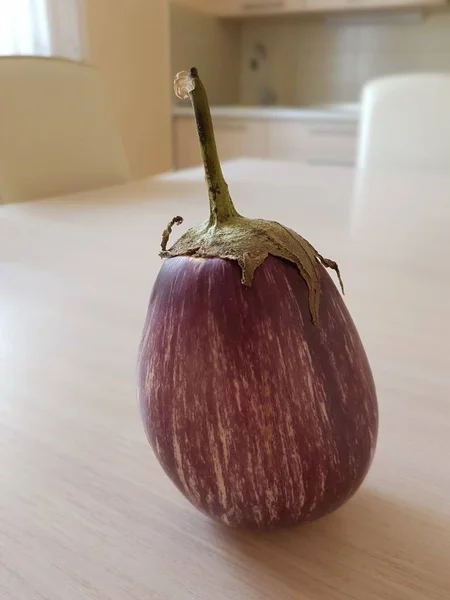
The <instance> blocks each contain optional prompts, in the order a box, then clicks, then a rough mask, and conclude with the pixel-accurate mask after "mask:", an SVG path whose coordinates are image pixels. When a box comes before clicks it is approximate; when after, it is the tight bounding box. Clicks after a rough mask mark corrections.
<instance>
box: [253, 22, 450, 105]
mask: <svg viewBox="0 0 450 600" xmlns="http://www.w3.org/2000/svg"><path fill="white" fill-rule="evenodd" d="M364 18H365V20H366V22H365V23H364V24H360V25H354V24H349V23H347V24H345V23H342V22H341V23H340V24H329V23H326V22H325V21H324V20H320V21H317V20H316V21H313V20H308V21H305V20H302V19H300V18H297V19H295V20H291V21H287V20H278V21H276V20H263V19H260V20H254V21H250V22H248V23H247V24H245V25H244V27H243V54H242V64H241V69H242V70H241V90H242V91H241V100H242V101H243V102H244V103H254V102H257V101H258V93H259V89H260V88H261V85H263V84H264V83H268V84H269V85H270V86H272V87H273V88H274V89H275V91H276V92H277V95H278V103H280V104H287V105H296V104H317V103H323V102H352V101H357V100H358V98H359V94H360V90H361V88H362V86H363V85H364V83H365V82H366V81H367V80H368V79H371V78H373V77H378V76H380V75H386V74H391V73H397V72H411V71H413V72H414V71H421V70H424V71H433V70H445V71H450V14H449V13H443V14H437V15H433V16H430V17H429V18H428V19H426V20H424V21H421V22H417V23H411V22H408V21H405V22H403V23H401V24H400V23H396V24H394V23H390V24H377V23H376V22H375V21H374V22H373V23H370V17H369V16H366V17H364ZM258 42H263V43H264V44H265V45H266V47H267V49H268V62H267V70H266V72H264V71H263V72H259V73H254V72H252V71H251V70H250V69H249V66H248V65H249V60H250V58H251V56H252V54H253V51H254V47H255V44H257V43H258Z"/></svg>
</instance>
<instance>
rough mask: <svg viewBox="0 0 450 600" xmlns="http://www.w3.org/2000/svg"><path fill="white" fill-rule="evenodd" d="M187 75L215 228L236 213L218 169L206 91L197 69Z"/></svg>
mask: <svg viewBox="0 0 450 600" xmlns="http://www.w3.org/2000/svg"><path fill="white" fill-rule="evenodd" d="M190 75H191V78H192V80H193V83H194V84H195V88H194V89H193V91H191V92H190V94H189V95H190V98H191V102H192V106H193V108H194V114H195V120H196V122H197V131H198V137H199V140H200V149H201V153H202V159H203V165H204V167H205V175H206V183H207V184H208V193H209V206H210V225H219V224H221V223H225V222H226V221H228V220H229V219H231V218H233V217H236V216H239V213H238V212H237V211H236V209H235V208H234V204H233V201H232V199H231V196H230V193H229V191H228V186H227V183H226V181H225V178H224V176H223V173H222V168H221V166H220V160H219V155H218V153H217V146H216V139H215V135H214V127H213V123H212V118H211V111H210V108H209V103H208V98H207V95H206V90H205V88H204V86H203V83H202V82H201V80H200V78H199V76H198V71H197V69H195V68H193V69H191V70H190Z"/></svg>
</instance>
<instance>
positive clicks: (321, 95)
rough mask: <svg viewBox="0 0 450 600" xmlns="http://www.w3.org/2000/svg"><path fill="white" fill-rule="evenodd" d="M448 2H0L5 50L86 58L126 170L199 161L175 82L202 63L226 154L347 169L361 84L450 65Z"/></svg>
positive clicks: (0, 47)
mask: <svg viewBox="0 0 450 600" xmlns="http://www.w3.org/2000/svg"><path fill="white" fill-rule="evenodd" d="M448 7H449V5H448V2H447V0H171V1H167V0H1V2H0V54H2V55H11V54H12V55H15V54H22V55H23V54H26V55H28V54H32V55H36V54H37V55H43V56H57V57H62V58H68V59H71V60H76V61H84V62H88V63H90V64H92V65H93V66H94V67H95V68H96V69H97V71H98V73H99V75H100V77H101V79H102V82H103V83H104V85H105V88H106V91H107V93H108V97H109V101H110V103H111V106H112V109H113V111H114V113H115V117H116V120H117V124H118V127H119V130H120V134H121V137H122V140H123V143H124V147H125V150H126V154H127V158H128V161H129V164H130V169H131V174H132V176H133V177H136V178H140V177H146V176H148V175H152V174H155V173H160V172H163V171H167V170H171V169H173V168H175V169H180V168H184V167H191V166H196V165H198V164H199V162H200V154H199V150H198V142H197V137H196V132H195V127H194V121H193V115H192V110H191V107H190V105H189V103H188V102H181V101H178V100H177V99H176V97H175V95H174V94H173V92H172V83H173V77H174V75H175V73H177V72H179V71H181V70H186V69H188V68H189V67H191V66H197V68H198V69H199V71H200V74H201V77H202V79H203V81H204V83H205V85H206V87H207V90H208V94H209V97H210V101H211V103H212V105H213V108H212V112H213V116H214V120H215V126H216V132H217V137H218V145H219V149H220V154H221V157H222V158H223V159H230V158H234V157H239V156H247V157H259V158H271V159H281V160H284V159H285V160H298V161H302V162H306V163H308V164H313V165H314V164H319V165H321V164H326V165H339V166H354V165H355V161H356V155H357V143H358V126H359V123H360V98H361V91H362V89H363V86H364V85H365V84H366V83H367V82H369V81H371V80H373V79H376V78H378V77H380V76H384V75H390V74H399V73H424V72H448V71H450V11H449V10H448Z"/></svg>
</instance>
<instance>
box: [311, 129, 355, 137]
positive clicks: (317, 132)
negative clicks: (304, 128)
mask: <svg viewBox="0 0 450 600" xmlns="http://www.w3.org/2000/svg"><path fill="white" fill-rule="evenodd" d="M309 133H310V134H311V135H327V136H328V135H330V136H335V135H341V136H345V137H347V136H351V137H355V136H356V131H354V130H352V129H328V128H326V127H317V128H315V129H310V130H309Z"/></svg>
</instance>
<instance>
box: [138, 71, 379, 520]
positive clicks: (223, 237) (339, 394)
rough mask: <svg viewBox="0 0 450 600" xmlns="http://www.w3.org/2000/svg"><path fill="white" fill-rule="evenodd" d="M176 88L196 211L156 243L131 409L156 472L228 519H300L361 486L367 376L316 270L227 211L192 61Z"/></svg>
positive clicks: (300, 250)
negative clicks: (193, 223)
mask: <svg viewBox="0 0 450 600" xmlns="http://www.w3.org/2000/svg"><path fill="white" fill-rule="evenodd" d="M177 86H178V89H180V86H181V88H182V91H185V92H186V94H189V96H190V98H191V100H192V103H193V106H194V111H195V116H196V120H197V125H198V131H199V137H200V144H201V150H202V156H203V160H204V164H205V171H206V179H207V184H208V190H209V198H210V218H209V220H208V221H206V222H205V223H203V224H201V225H199V226H197V227H195V228H193V229H191V230H189V231H188V232H187V233H186V234H185V235H184V236H183V237H182V238H181V239H180V240H179V241H178V242H177V243H175V245H174V246H173V247H171V248H170V249H169V250H168V249H167V243H168V239H169V236H170V233H171V230H172V226H173V225H174V224H175V223H179V222H181V218H180V217H177V218H176V219H174V220H173V221H172V222H171V223H170V225H169V226H168V228H167V229H166V231H165V232H164V234H163V242H162V252H161V256H162V257H163V258H164V259H165V260H164V263H163V265H162V268H161V271H160V273H159V275H158V277H157V280H156V282H155V284H154V288H153V291H152V295H151V299H150V303H149V308H148V313H147V318H146V323H145V327H144V333H143V337H142V340H141V345H140V351H139V360H138V396H139V403H140V408H141V415H142V419H143V423H144V427H145V431H146V433H147V436H148V439H149V441H150V444H151V446H152V447H153V450H154V452H155V454H156V456H157V458H158V460H159V461H160V463H161V465H162V467H163V469H164V470H165V472H166V473H167V475H168V476H169V477H170V478H171V479H172V481H173V482H174V483H175V485H176V486H177V487H178V489H179V490H180V491H181V492H182V493H183V494H184V495H185V496H186V498H187V499H188V500H190V502H191V503H192V504H193V505H194V506H196V507H197V508H198V509H199V510H201V511H202V512H204V513H206V514H207V515H209V516H210V517H212V518H214V519H217V520H220V521H221V522H223V523H226V524H227V525H230V526H233V527H245V528H255V529H267V528H274V527H278V526H291V525H297V524H299V523H302V522H307V521H312V520H315V519H318V518H320V517H323V516H324V515H326V514H328V513H330V512H332V511H333V510H336V509H337V508H338V507H340V506H341V505H342V504H343V503H345V502H346V501H347V500H348V499H349V498H350V497H351V496H352V495H353V494H354V493H355V492H356V491H357V490H358V488H359V487H360V486H361V484H362V482H363V481H364V479H365V477H366V475H367V473H368V470H369V468H370V465H371V462H372V459H373V456H374V452H375V447H376V441H377V432H378V408H377V398H376V392H375V385H374V381H373V377H372V373H371V369H370V366H369V363H368V360H367V356H366V353H365V351H364V348H363V345H362V343H361V339H360V337H359V335H358V332H357V330H356V328H355V325H354V323H353V321H352V319H351V316H350V314H349V312H348V310H347V308H346V306H345V304H344V301H343V299H342V296H341V294H340V293H339V291H338V290H337V288H336V286H335V285H334V283H333V282H332V280H331V278H330V277H329V275H328V273H327V271H326V268H331V269H333V270H335V271H336V272H337V274H338V276H339V280H340V273H339V269H338V267H337V264H336V263H335V262H334V261H331V260H329V259H325V258H323V257H322V256H321V255H320V254H319V253H318V252H317V251H316V250H315V249H314V247H313V246H311V245H310V244H309V243H308V242H307V241H306V240H304V239H303V238H302V237H301V236H299V235H298V234H296V233H295V232H293V231H292V230H290V229H288V228H285V227H283V226H282V225H280V224H278V223H272V222H267V221H262V220H250V219H246V218H244V217H242V216H241V215H239V214H238V213H237V211H236V209H235V208H234V204H233V202H232V201H231V198H230V196H229V193H228V188H227V186H226V183H225V181H224V179H223V175H222V171H221V169H220V164H219V160H218V156H217V150H216V145H215V141H214V133H213V128H212V122H211V115H210V111H209V107H208V103H207V99H206V93H205V90H204V87H203V85H202V83H201V81H200V79H199V77H198V73H197V71H196V70H195V69H192V70H191V72H190V73H185V74H182V75H180V76H179V77H178V79H177Z"/></svg>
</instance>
